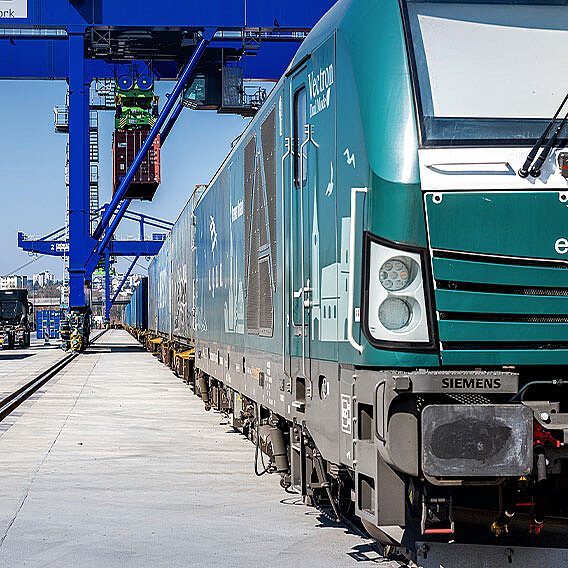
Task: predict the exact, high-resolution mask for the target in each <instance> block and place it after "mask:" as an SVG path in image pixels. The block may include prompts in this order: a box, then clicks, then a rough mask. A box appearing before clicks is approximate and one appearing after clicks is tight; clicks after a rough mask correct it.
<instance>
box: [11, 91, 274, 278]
mask: <svg viewBox="0 0 568 568" xmlns="http://www.w3.org/2000/svg"><path fill="white" fill-rule="evenodd" d="M270 86H271V84H266V85H264V87H265V88H267V91H268V90H269V89H270ZM172 87H173V83H170V82H164V83H161V84H158V85H157V88H156V94H158V95H160V108H161V105H162V103H163V101H164V98H165V93H167V92H169V91H170V90H171V88H172ZM66 90H67V84H66V82H64V81H1V82H0V124H1V125H2V132H3V136H2V137H0V171H1V178H0V196H1V199H0V242H1V243H2V249H1V251H0V275H5V274H9V273H11V272H13V271H14V270H15V269H16V268H18V267H20V266H22V265H24V264H25V263H27V262H28V261H30V260H31V258H30V256H28V254H27V253H25V252H23V251H22V250H21V249H19V248H18V243H17V236H18V231H22V232H23V233H25V234H26V235H29V236H36V237H41V236H43V235H46V234H48V233H50V232H51V231H53V230H55V229H57V228H59V227H61V226H63V225H64V224H65V207H66V189H65V148H66V144H67V135H66V134H57V133H56V132H55V130H54V127H53V116H54V115H53V107H54V106H55V105H60V104H65V93H66ZM247 124H248V119H243V118H242V117H240V116H234V115H225V114H223V115H221V114H217V113H216V112H214V111H193V110H190V109H184V111H183V112H182V114H181V116H180V118H179V119H178V121H177V123H176V124H175V126H174V128H173V130H172V131H171V133H170V135H169V136H168V140H167V142H166V144H165V145H164V147H163V149H162V154H161V165H162V183H161V184H160V186H159V188H158V191H157V192H156V195H155V197H154V199H153V201H152V202H146V201H133V203H132V205H131V206H130V210H132V211H138V212H142V213H148V214H149V215H153V216H155V217H159V218H162V219H167V220H170V221H175V219H176V218H177V216H178V214H179V213H180V211H181V210H182V208H183V207H184V205H185V203H186V202H187V200H188V198H189V196H190V195H191V192H192V191H193V189H194V188H195V186H196V185H198V184H206V183H208V182H209V181H210V179H211V178H212V176H213V174H214V173H215V171H216V170H217V168H218V167H219V165H220V164H221V162H222V161H223V159H224V158H225V156H226V155H227V154H228V153H229V150H230V143H231V141H232V140H233V139H234V138H235V137H236V136H238V135H239V134H240V133H241V132H242V131H243V130H244V128H245V127H246V125H247ZM113 129H114V112H112V111H106V112H99V153H100V161H99V200H100V204H101V205H102V204H103V203H106V202H108V201H110V198H111V183H112V132H113ZM137 231H138V226H137V224H136V223H133V222H129V221H122V222H121V224H120V226H119V227H118V230H117V236H121V237H123V236H127V235H128V234H131V235H136V234H137ZM149 232H150V231H149ZM128 264H129V263H128V260H127V259H120V260H119V263H118V266H117V270H118V271H119V272H120V271H124V270H126V268H127V267H128ZM140 264H141V266H147V262H144V261H141V262H140ZM44 270H49V271H50V272H52V273H54V274H55V275H56V277H57V279H58V280H59V279H61V278H62V275H63V274H62V273H63V262H62V260H61V259H60V258H58V257H40V258H39V259H38V260H35V261H34V262H33V263H32V264H30V265H29V266H27V267H25V268H22V269H21V270H19V271H18V272H17V274H24V275H28V276H30V277H31V275H32V274H34V273H38V272H41V271H44ZM138 272H139V273H141V274H144V273H145V272H144V270H143V269H139V270H138Z"/></svg>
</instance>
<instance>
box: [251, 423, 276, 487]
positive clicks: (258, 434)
mask: <svg viewBox="0 0 568 568" xmlns="http://www.w3.org/2000/svg"><path fill="white" fill-rule="evenodd" d="M259 448H260V432H259V430H258V426H257V428H256V444H255V449H254V473H255V474H256V475H257V476H258V477H261V476H263V475H264V474H265V473H272V472H271V471H270V467H271V464H270V462H269V463H268V465H267V466H265V465H264V457H263V456H262V450H260V459H261V462H262V467H263V470H262V471H259V469H258V450H259Z"/></svg>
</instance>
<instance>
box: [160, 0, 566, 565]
mask: <svg viewBox="0 0 568 568" xmlns="http://www.w3.org/2000/svg"><path fill="white" fill-rule="evenodd" d="M566 39H568V17H567V15H566V8H565V6H564V5H563V3H555V2H550V3H547V2H530V1H527V2H521V3H519V2H513V1H510V2H508V1H505V0H503V1H496V2H488V3H474V2H467V1H466V2H451V1H448V2H441V3H431V2H423V1H419V0H401V2H400V3H399V2H398V1H396V0H386V1H383V2H375V1H372V0H341V1H340V2H338V3H337V4H336V5H335V6H334V7H333V8H332V10H330V11H329V12H328V13H327V14H326V15H325V16H324V18H323V19H322V20H321V21H320V22H319V23H318V25H317V26H316V27H315V28H314V29H313V30H312V32H311V33H310V35H309V36H308V38H307V39H306V40H305V41H304V43H303V44H302V46H301V47H300V49H299V51H298V53H297V54H296V56H295V57H294V60H293V61H292V63H291V64H290V66H289V68H288V70H287V72H286V74H285V76H284V77H282V79H281V80H280V81H279V82H278V84H277V85H276V86H275V88H274V89H273V91H272V93H271V94H270V96H269V97H268V99H267V101H266V102H265V104H264V105H263V106H262V108H261V109H260V110H259V112H258V113H257V115H256V116H255V118H254V119H253V120H252V121H251V123H250V124H249V126H248V127H247V128H246V130H245V132H244V133H243V135H242V136H241V137H240V139H239V142H238V143H237V144H236V145H235V147H234V148H233V149H232V151H231V153H230V154H229V156H228V157H227V158H226V160H225V162H224V163H223V165H222V166H221V167H220V169H219V170H218V172H217V173H216V175H215V177H214V178H213V180H212V181H211V183H210V184H209V186H208V188H207V190H206V192H205V193H204V195H203V196H202V198H201V199H200V200H199V201H198V203H197V204H196V205H195V207H194V206H193V204H191V205H190V204H188V206H187V207H186V209H185V210H184V212H183V213H182V215H181V216H180V219H179V220H178V222H177V223H176V225H175V226H174V228H173V230H172V234H171V236H170V237H169V238H168V240H167V242H166V243H165V244H164V247H163V248H162V250H161V251H160V254H159V255H158V256H157V258H155V259H154V260H153V262H152V264H151V266H150V269H149V299H150V302H149V329H150V330H151V332H152V334H151V336H150V337H155V338H157V339H156V341H159V342H161V345H162V347H161V349H162V353H167V355H165V359H166V360H168V361H174V362H175V353H178V352H179V351H184V350H190V349H192V348H194V349H195V362H194V366H195V375H193V376H192V377H190V378H189V380H190V382H192V384H194V388H195V389H196V392H198V393H199V394H200V396H201V397H202V399H203V400H204V402H205V405H206V407H207V408H210V407H212V406H213V407H215V408H218V409H219V410H223V411H224V412H227V413H228V414H229V415H230V417H231V420H232V424H233V425H234V426H235V427H238V428H239V429H241V430H242V431H244V432H245V433H247V434H248V435H249V436H250V437H251V439H253V440H254V441H255V442H256V444H257V446H258V448H259V449H260V450H261V451H263V452H265V453H268V454H269V456H270V463H269V465H268V466H267V467H266V468H265V469H264V470H263V471H261V472H259V473H267V472H277V473H279V474H280V476H281V483H282V485H283V486H284V487H286V488H290V489H295V490H297V491H298V492H300V493H301V494H302V495H304V496H305V497H306V498H309V499H310V500H311V502H312V503H315V504H316V505H318V506H319V507H320V508H324V509H326V510H327V511H328V513H329V514H330V515H333V516H336V517H338V518H340V517H341V516H343V515H345V514H352V515H355V516H356V517H358V518H359V519H360V520H361V522H362V523H363V525H364V526H365V528H366V529H367V530H368V532H369V533H370V534H372V535H373V536H374V537H375V538H377V539H378V540H379V541H380V542H382V543H385V544H389V545H395V546H397V547H400V548H401V549H408V550H410V551H411V554H414V555H422V556H425V555H426V553H427V551H428V550H434V549H436V546H439V545H440V543H448V542H450V541H454V540H456V539H459V540H460V541H461V542H462V543H468V542H469V543H471V542H474V541H475V542H477V543H482V544H486V545H488V544H491V545H498V544H501V545H503V548H501V549H499V548H498V547H497V546H495V550H497V552H496V554H501V555H502V556H503V554H509V553H508V552H507V551H509V552H510V553H511V554H512V552H511V550H512V549H511V546H516V545H518V544H519V543H521V544H523V545H530V546H532V547H533V548H534V549H538V550H541V549H542V548H539V547H544V546H553V545H554V546H557V545H558V542H560V543H562V539H561V540H560V541H558V540H556V541H555V540H554V536H555V535H565V534H566V533H565V529H564V528H562V527H563V525H562V523H559V522H558V519H559V518H562V517H563V518H565V517H566V515H567V514H568V509H567V505H566V503H567V502H568V501H567V500H566V499H565V497H566V495H567V494H568V451H567V449H566V445H565V443H566V441H567V440H568V405H567V402H566V401H567V397H566V389H565V385H566V384H567V379H568V377H567V372H566V369H567V367H566V365H567V364H568V349H567V346H568V342H567V337H568V319H567V316H566V314H567V313H568V310H567V307H568V306H567V304H566V297H567V296H568V279H567V275H568V271H567V268H568V263H567V261H566V258H565V255H566V252H567V251H568V241H567V240H566V239H565V238H564V237H565V234H564V229H565V226H566V215H567V212H566V202H567V199H568V197H567V196H568V192H567V189H568V188H567V186H566V180H565V177H564V170H563V169H562V167H561V165H562V164H563V163H564V161H563V160H564V159H565V153H564V152H563V151H562V150H563V148H562V147H563V146H564V143H565V140H564V136H565V135H562V136H560V138H558V143H557V144H555V141H556V140H555V138H554V135H553V133H554V131H555V129H556V128H557V127H558V128H559V129H560V130H561V128H563V127H564V126H565V123H566V120H565V121H564V122H562V123H561V122H560V121H558V120H555V119H556V117H557V116H558V115H559V112H560V109H559V111H558V112H557V113H556V115H555V116H554V119H553V120H552V122H551V117H552V116H553V115H554V111H555V110H556V108H557V106H558V104H559V103H560V102H561V100H562V96H563V93H564V89H565V88H566V86H565V84H564V81H563V78H562V76H561V75H562V74H558V73H556V72H555V68H554V66H553V63H552V60H550V61H547V60H546V59H543V58H542V57H541V53H542V51H543V49H545V48H544V47H543V46H546V50H547V52H548V53H553V52H555V51H560V50H561V46H562V45H564V41H565V40H566ZM537 46H539V47H538V48H537ZM496 54H498V55H499V56H498V57H497V56H496ZM541 135H542V136H541ZM539 139H540V140H539ZM547 139H548V140H549V141H550V142H549V143H548V144H545V142H546V140H547ZM533 145H535V147H536V150H535V151H534V152H531V154H530V155H529V160H527V162H528V165H527V162H526V161H525V159H526V158H527V154H529V151H530V149H531V147H532V146H533ZM539 145H540V146H541V147H542V151H543V154H542V155H543V158H542V160H539V161H536V162H535V164H534V166H533V168H532V169H531V163H530V162H533V161H535V160H534V158H535V157H536V155H535V154H536V151H537V150H538V149H539V148H538V146H539ZM556 146H558V147H556ZM531 158H532V159H531ZM559 164H560V165H559ZM519 169H520V170H521V172H520V175H517V173H516V172H517V170H519ZM529 172H530V174H531V175H529ZM186 352H189V351H186ZM559 496H562V498H559ZM547 518H549V521H548V522H547V523H546V524H545V520H546V519H547ZM549 526H550V530H549ZM528 533H530V534H532V535H533V536H534V537H535V538H534V539H533V540H531V541H530V542H527V541H526V538H525V537H524V535H525V534H528ZM496 536H497V537H499V538H500V539H501V540H500V541H499V540H496V539H495V537H496ZM436 550H437V549H436ZM556 552H558V551H556ZM549 553H550V554H552V552H551V551H549ZM519 554H520V553H519ZM522 554H523V562H525V563H524V564H523V566H533V565H534V566H536V565H538V563H537V561H536V560H534V558H535V557H534V556H531V553H530V549H529V550H524V551H523V552H522ZM559 554H560V553H559ZM503 558H505V556H503ZM564 558H565V556H564ZM423 560H424V558H423ZM510 560H511V558H510ZM533 560H534V563H533ZM555 565H560V564H558V563H557V564H555Z"/></svg>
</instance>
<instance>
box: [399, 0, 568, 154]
mask: <svg viewBox="0 0 568 568" xmlns="http://www.w3.org/2000/svg"><path fill="white" fill-rule="evenodd" d="M404 12H405V18H406V31H407V36H408V40H409V41H408V44H409V48H410V52H411V53H410V56H411V62H412V70H413V73H412V75H413V80H414V90H415V93H416V97H417V103H418V104H417V107H418V112H419V115H420V131H421V139H422V140H421V142H422V145H425V146H432V145H435V146H440V145H443V146H455V145H517V146H518V145H521V146H524V145H531V144H533V143H534V141H535V140H536V139H538V137H539V136H540V134H541V133H542V131H543V130H544V128H545V127H546V125H547V123H548V122H549V121H550V119H551V117H552V116H553V114H554V112H555V110H556V109H557V107H558V105H559V104H560V102H561V101H562V99H563V98H564V96H565V95H566V92H568V79H567V77H566V75H565V74H564V73H563V71H562V66H561V65H559V57H560V58H561V57H562V54H563V53H564V50H565V47H566V46H567V45H568V9H567V7H566V2H565V0H562V1H560V0H559V1H556V2H555V1H548V2H547V1H545V2H535V1H534V0H533V1H532V2H528V1H523V0H510V1H499V0H497V1H487V2H485V3H483V2H477V3H474V2H467V1H465V2H464V1H463V0H462V1H460V2H459V3H458V2H455V1H454V2H423V1H420V0H407V1H406V2H405V3H404Z"/></svg>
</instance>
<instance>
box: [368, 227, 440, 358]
mask: <svg viewBox="0 0 568 568" xmlns="http://www.w3.org/2000/svg"><path fill="white" fill-rule="evenodd" d="M366 244H367V246H366V254H367V257H366V259H365V262H366V266H365V270H366V274H365V279H366V283H365V286H366V290H365V291H364V298H365V300H366V301H365V305H364V306H363V322H362V323H363V329H364V330H365V333H366V335H367V339H369V341H370V343H371V344H373V345H375V346H376V347H382V348H390V349H400V350H405V348H406V349H423V348H431V347H432V346H433V343H432V335H433V334H432V333H431V332H430V322H429V321H428V314H429V313H431V310H430V309H429V303H428V300H429V296H428V295H427V294H426V292H425V289H424V286H425V282H424V276H423V263H424V260H423V256H424V254H425V253H424V252H423V251H421V250H419V249H415V248H412V247H406V246H404V247H403V248H402V247H401V249H397V248H395V247H394V246H392V245H391V246H389V245H390V243H387V242H385V241H383V240H382V239H378V238H376V237H373V236H371V235H368V234H367V243H366ZM405 344H406V346H405Z"/></svg>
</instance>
